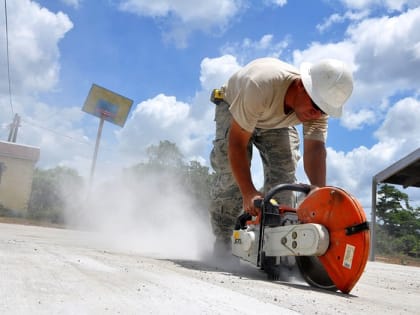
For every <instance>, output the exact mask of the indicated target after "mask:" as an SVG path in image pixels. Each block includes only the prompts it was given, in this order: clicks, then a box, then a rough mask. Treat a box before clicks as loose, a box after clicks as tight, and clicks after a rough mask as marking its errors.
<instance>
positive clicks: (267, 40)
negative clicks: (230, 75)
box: [221, 34, 289, 63]
mask: <svg viewBox="0 0 420 315" xmlns="http://www.w3.org/2000/svg"><path fill="white" fill-rule="evenodd" d="M288 45H289V40H288V39H287V38H286V39H284V40H282V41H279V42H276V41H274V36H273V35H272V34H265V35H263V36H262V37H261V38H260V39H259V40H255V41H254V40H252V39H250V38H245V39H243V40H242V41H241V42H235V43H227V44H225V45H224V46H222V48H221V53H222V54H229V55H234V56H238V58H239V59H240V62H241V63H247V62H249V61H251V60H252V59H255V58H261V57H274V58H279V57H280V56H281V54H282V53H283V51H284V50H285V49H286V48H287V47H288Z"/></svg>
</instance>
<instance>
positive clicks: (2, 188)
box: [0, 141, 40, 216]
mask: <svg viewBox="0 0 420 315" xmlns="http://www.w3.org/2000/svg"><path fill="white" fill-rule="evenodd" d="M39 156H40V149H39V148H37V147H32V146H28V145H23V144H17V143H13V142H6V141H0V206H2V207H3V208H5V209H8V210H12V211H14V212H15V213H16V214H20V215H22V216H24V215H25V214H26V212H27V210H28V202H29V198H30V195H31V190H32V179H33V174H34V168H35V164H36V163H37V162H38V160H39Z"/></svg>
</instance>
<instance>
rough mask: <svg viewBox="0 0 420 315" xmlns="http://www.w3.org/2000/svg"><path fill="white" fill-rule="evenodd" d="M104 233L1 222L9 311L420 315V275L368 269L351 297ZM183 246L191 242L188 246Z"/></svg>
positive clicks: (0, 302)
mask: <svg viewBox="0 0 420 315" xmlns="http://www.w3.org/2000/svg"><path fill="white" fill-rule="evenodd" d="M104 239H105V237H103V235H101V234H96V233H89V232H82V231H75V230H64V229H55V228H44V227H36V226H24V225H16V224H0V275H1V282H0V296H1V299H0V313H1V314H230V315H232V314H256V313H258V314H277V315H280V314H334V315H335V314H352V315H353V314H364V315H366V314H369V315H373V314H381V315H382V314H410V315H412V314H420V268H416V267H407V266H400V265H392V264H384V263H379V262H369V263H368V265H367V267H366V270H365V272H364V274H363V275H362V278H361V279H360V281H359V282H358V284H357V285H356V287H355V288H354V289H353V291H352V292H351V294H350V295H344V294H341V293H338V292H337V293H335V292H334V293H332V292H326V291H322V290H316V289H313V288H310V287H308V285H306V284H305V283H304V282H302V281H301V280H300V279H299V277H294V278H293V277H291V278H290V279H288V281H277V282H268V281H266V279H265V275H264V274H263V273H262V272H260V271H259V270H257V269H256V268H254V267H253V266H250V265H247V264H240V265H239V266H238V265H232V264H221V263H220V262H215V261H212V260H209V259H201V260H192V259H179V258H173V257H165V255H164V254H160V255H154V254H152V253H144V252H141V251H139V250H130V249H121V248H117V247H115V246H110V245H109V244H107V242H104V241H103V240H104ZM180 246H182V244H180Z"/></svg>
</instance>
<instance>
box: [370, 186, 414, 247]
mask: <svg viewBox="0 0 420 315" xmlns="http://www.w3.org/2000/svg"><path fill="white" fill-rule="evenodd" d="M378 197H379V200H378V204H377V217H378V219H379V220H378V221H379V222H378V223H379V226H378V228H379V232H378V245H379V246H378V250H381V251H383V252H401V253H404V254H409V253H411V252H413V251H418V248H419V247H420V208H413V207H411V206H410V203H409V200H408V195H407V194H405V193H403V192H401V191H399V190H397V189H396V188H395V187H394V186H391V185H388V184H384V185H381V187H380V189H379V191H378ZM379 236H381V238H380V237H379Z"/></svg>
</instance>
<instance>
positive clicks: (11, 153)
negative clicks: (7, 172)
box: [0, 141, 40, 162]
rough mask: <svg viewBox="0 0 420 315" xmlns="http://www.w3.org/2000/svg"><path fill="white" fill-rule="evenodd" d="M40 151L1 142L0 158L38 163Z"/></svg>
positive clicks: (21, 145)
mask: <svg viewBox="0 0 420 315" xmlns="http://www.w3.org/2000/svg"><path fill="white" fill-rule="evenodd" d="M39 155H40V149H39V148H37V147H32V146H29V145H24V144H17V143H14V142H6V141H0V157H2V156H4V157H9V158H16V159H24V160H30V161H34V162H37V161H38V160H39Z"/></svg>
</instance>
